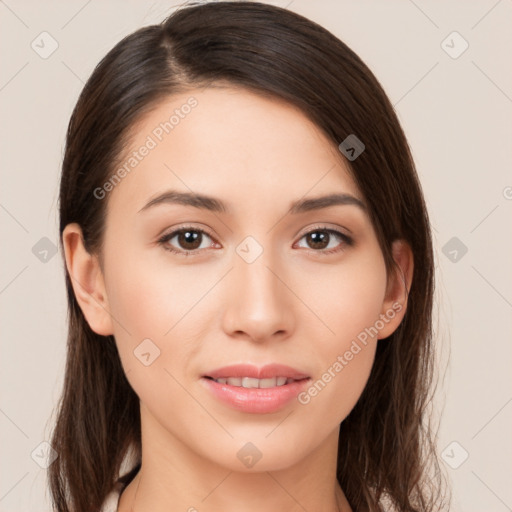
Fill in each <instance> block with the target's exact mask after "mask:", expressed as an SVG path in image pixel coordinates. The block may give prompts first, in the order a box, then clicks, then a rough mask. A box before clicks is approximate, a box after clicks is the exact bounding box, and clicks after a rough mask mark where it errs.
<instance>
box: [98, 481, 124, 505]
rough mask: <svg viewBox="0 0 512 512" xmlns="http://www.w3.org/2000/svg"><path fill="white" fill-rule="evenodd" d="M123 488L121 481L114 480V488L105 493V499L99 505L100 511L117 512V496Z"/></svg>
mask: <svg viewBox="0 0 512 512" xmlns="http://www.w3.org/2000/svg"><path fill="white" fill-rule="evenodd" d="M123 489H124V484H123V483H122V482H116V485H115V486H114V488H113V489H112V490H111V491H110V492H109V493H108V494H107V496H106V498H105V501H104V502H103V504H102V505H101V508H100V512H117V507H118V506H119V497H120V496H121V492H122V490H123Z"/></svg>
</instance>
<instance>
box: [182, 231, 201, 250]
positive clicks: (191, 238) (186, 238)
mask: <svg viewBox="0 0 512 512" xmlns="http://www.w3.org/2000/svg"><path fill="white" fill-rule="evenodd" d="M200 238H201V236H200V233H198V232H196V231H182V232H181V234H180V235H178V241H179V243H180V245H182V246H183V245H185V246H186V245H187V244H188V245H192V247H190V246H189V247H184V248H185V249H187V250H191V249H197V248H198V247H199V246H200V245H201V241H200ZM198 241H199V243H198Z"/></svg>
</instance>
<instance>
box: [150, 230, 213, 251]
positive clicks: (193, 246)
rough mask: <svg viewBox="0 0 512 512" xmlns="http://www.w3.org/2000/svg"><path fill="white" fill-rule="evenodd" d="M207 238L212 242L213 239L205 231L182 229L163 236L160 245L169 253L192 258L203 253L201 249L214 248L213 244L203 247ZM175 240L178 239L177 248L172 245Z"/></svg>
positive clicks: (159, 241)
mask: <svg viewBox="0 0 512 512" xmlns="http://www.w3.org/2000/svg"><path fill="white" fill-rule="evenodd" d="M205 237H206V238H209V239H210V240H212V237H211V236H210V235H209V234H208V233H207V232H206V231H204V230H203V229H198V228H192V227H182V228H180V229H176V230H174V231H172V232H171V233H168V234H166V235H163V236H162V237H161V238H159V240H158V243H159V244H160V245H162V246H163V248H164V249H165V250H167V251H170V252H173V253H175V254H181V255H183V256H191V255H196V254H199V253H200V252H202V251H199V249H205V248H208V247H212V244H210V245H206V247H205V246H203V247H201V246H202V242H203V241H204V238H205ZM174 238H175V239H176V242H175V243H176V244H177V245H178V247H177V248H176V246H173V245H171V243H170V242H171V241H172V240H173V239H174Z"/></svg>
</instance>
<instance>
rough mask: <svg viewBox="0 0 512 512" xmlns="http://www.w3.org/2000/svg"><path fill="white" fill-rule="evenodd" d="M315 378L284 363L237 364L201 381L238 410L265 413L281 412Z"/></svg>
mask: <svg viewBox="0 0 512 512" xmlns="http://www.w3.org/2000/svg"><path fill="white" fill-rule="evenodd" d="M310 380H311V378H310V377H309V376H308V375H307V374H305V373H302V372H299V371H298V370H295V369H294V368H291V367H289V366H284V365H275V364H274V365H267V366H264V367H262V368H257V367H256V366H252V365H236V366H228V367H224V368H219V369H217V370H213V371H211V372H208V374H205V375H203V376H202V377H201V382H202V383H203V385H204V386H206V388H207V389H208V390H209V391H210V393H211V394H213V396H214V397H215V398H216V399H218V400H220V401H221V402H222V403H223V404H225V405H228V406H230V407H231V408H234V409H236V410H238V411H242V412H246V413H253V414H265V413H271V412H277V411H278V410H280V409H282V408H284V407H285V406H286V405H287V404H289V403H290V402H291V401H292V400H293V398H295V397H296V396H297V395H298V394H299V392H300V391H301V390H302V389H304V387H305V386H306V384H307V383H308V382H309V381H310Z"/></svg>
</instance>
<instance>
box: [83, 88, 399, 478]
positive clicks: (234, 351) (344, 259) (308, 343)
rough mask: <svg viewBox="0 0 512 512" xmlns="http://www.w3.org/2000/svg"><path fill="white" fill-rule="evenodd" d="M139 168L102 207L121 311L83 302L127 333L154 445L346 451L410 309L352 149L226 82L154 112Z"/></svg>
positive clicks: (270, 454) (233, 462)
mask: <svg viewBox="0 0 512 512" xmlns="http://www.w3.org/2000/svg"><path fill="white" fill-rule="evenodd" d="M173 115H174V117H171V116H173ZM166 123H167V124H166ZM340 142H341V141H340ZM144 148H146V149H144ZM123 166H124V172H123V171H117V174H116V178H112V177H111V178H112V179H111V180H110V181H109V183H110V185H109V184H107V185H106V186H105V187H104V188H103V189H102V190H106V191H109V195H108V194H107V196H106V197H105V198H104V199H103V198H102V196H103V195H104V193H103V192H102V191H101V190H96V192H95V196H96V197H94V198H91V200H93V201H101V200H104V201H108V210H107V219H106V231H105V233H104V246H103V251H104V252H103V255H104V264H103V269H102V271H103V273H102V275H101V280H100V281H99V283H100V284H99V285H98V286H99V287H102V286H104V288H103V291H102V294H100V295H98V296H97V297H98V302H101V300H102V299H101V297H103V299H104V309H103V308H99V307H97V306H94V305H91V306H90V307H89V306H87V305H85V306H84V305H82V306H83V309H84V312H85V314H86V317H87V319H88V321H89V323H90V325H91V327H92V328H93V329H94V330H96V332H99V333H100V334H110V333H112V334H114V336H115V340H116V343H117V346H118V349H119V354H120V357H121V361H122V364H123V367H124V369H125V372H126V375H127V378H128V380H129V382H130V384H131V386H132V387H133V389H134V390H135V392H136V393H137V395H138V396H139V398H140V401H141V418H142V426H143V427H142V428H143V443H146V445H148V446H149V445H151V446H152V447H153V449H154V450H155V451H157V450H158V451H159V453H160V454H162V456H163V457H164V458H165V457H167V458H169V459H170V458H171V453H172V452H171V451H170V450H171V447H172V450H173V451H174V452H173V453H175V450H176V449H180V450H184V451H185V452H186V453H189V454H192V455H193V456H194V457H197V456H198V457H200V458H201V459H203V460H207V461H209V462H213V463H215V464H218V465H221V466H223V467H226V468H229V469H231V470H235V471H245V470H249V469H250V468H251V467H252V466H253V465H254V466H255V467H256V468H257V469H258V470H262V471H264V470H271V469H274V470H275V469H281V468H285V467H290V466H292V465H294V464H295V463H298V462H299V461H301V460H305V459H306V458H307V457H314V456H315V454H316V455H318V456H319V454H321V453H323V454H324V455H323V456H325V454H327V453H329V454H330V455H329V457H332V456H333V455H332V446H333V444H335V443H336V439H337V435H338V428H339V424H340V422H342V421H343V419H344V418H345V417H346V416H347V415H348V413H349V412H350V411H351V409H352V408H353V407H354V405H355V403H356V402H357V400H358V398H359V396H360V395H361V393H362V391H363V389H364V387H365V384H366V381H367V379H368V377H369V374H370V370H371V368H372V363H373V360H374V354H375V349H376V343H377V339H378V338H385V337H387V336H389V334H391V333H392V332H393V331H394V329H395V328H396V327H397V326H398V324H399V322H400V320H401V318H402V316H403V313H404V309H405V308H403V307H402V305H400V304H397V302H396V301H395V298H396V297H395V296H391V295H392V294H391V293H390V289H391V288H390V287H388V284H389V283H388V281H387V275H386V268H385V265H384V260H383V255H382V253H381V250H380V247H379V245H378V242H377V238H376V234H375V232H374V229H373V227H372V224H371V223H370V220H369V217H368V214H367V212H366V211H365V207H364V199H363V197H362V194H361V192H360V191H359V190H358V188H357V187H356V185H355V183H354V181H353V180H352V178H351V176H350V174H349V172H348V170H347V167H346V164H345V163H344V161H343V158H342V156H341V153H340V152H339V150H338V149H337V148H336V147H335V146H333V145H332V143H330V142H329V141H328V140H327V139H326V137H325V136H324V135H323V134H322V133H321V132H320V131H319V129H317V128H316V126H315V125H314V124H313V123H312V122H310V121H309V120H308V119H307V118H306V117H305V116H304V115H303V114H302V113H301V112H300V111H299V110H297V109H295V108H294V107H291V106H289V105H287V104H285V103H282V102H279V101H277V100H270V99H264V98H263V97H260V96H258V95H255V94H253V93H250V92H248V91H245V90H242V89H235V88H225V89H221V88H215V89H214V88H210V89H206V90H195V91H192V92H191V93H184V94H181V95H179V96H173V97H172V98H170V99H168V100H166V101H165V102H163V103H161V104H160V105H159V106H158V107H157V108H156V109H154V110H153V111H152V112H151V113H149V114H147V115H146V117H145V118H144V119H143V120H142V121H141V122H140V123H139V124H138V125H137V126H136V129H135V130H134V136H133V138H132V139H131V140H130V146H129V151H127V153H126V155H125V156H124V159H123V160H122V162H121V163H120V164H119V165H118V167H116V169H121V168H123ZM196 195H197V196H201V197H200V198H199V197H197V198H196V197H195V196H196ZM203 196H207V197H208V198H211V199H204V198H203ZM324 196H336V197H337V200H325V201H313V202H310V200H312V199H315V200H316V199H318V198H321V197H324ZM179 230H182V231H181V232H180V231H179ZM187 251H188V252H187ZM395 295H396V294H395ZM399 302H400V301H399ZM401 302H402V304H403V301H401ZM93 307H96V310H95V311H96V312H95V313H92V312H91V309H90V308H93ZM88 308H89V309H88ZM381 343H386V342H385V341H384V342H381ZM277 365H283V366H282V367H280V366H277ZM231 366H235V368H228V369H224V368H226V367H231ZM257 377H261V379H260V380H258V379H257ZM285 377H286V379H285V380H284V381H285V382H286V383H285V384H283V379H284V378H285ZM213 378H217V379H218V381H214V380H213ZM226 379H229V380H226ZM245 386H248V387H245ZM146 445H144V447H145V449H146ZM177 447H179V448H177Z"/></svg>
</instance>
